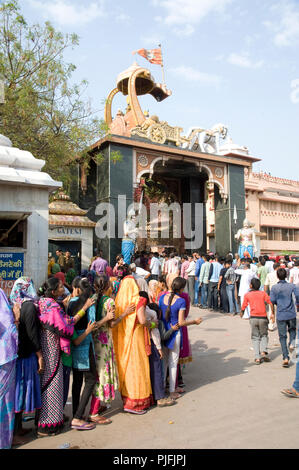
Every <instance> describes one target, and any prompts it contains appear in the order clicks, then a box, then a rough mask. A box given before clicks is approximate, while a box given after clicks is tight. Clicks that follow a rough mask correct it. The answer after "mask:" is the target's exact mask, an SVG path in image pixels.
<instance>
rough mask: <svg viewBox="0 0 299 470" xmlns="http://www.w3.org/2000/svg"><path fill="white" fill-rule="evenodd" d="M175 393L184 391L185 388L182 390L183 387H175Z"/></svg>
mask: <svg viewBox="0 0 299 470" xmlns="http://www.w3.org/2000/svg"><path fill="white" fill-rule="evenodd" d="M175 393H185V390H184V389H183V388H181V387H177V388H176V389H175Z"/></svg>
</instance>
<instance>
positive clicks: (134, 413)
mask: <svg viewBox="0 0 299 470" xmlns="http://www.w3.org/2000/svg"><path fill="white" fill-rule="evenodd" d="M124 411H126V412H127V413H132V414H133V415H144V414H145V413H146V412H147V410H141V411H135V410H129V409H127V408H124Z"/></svg>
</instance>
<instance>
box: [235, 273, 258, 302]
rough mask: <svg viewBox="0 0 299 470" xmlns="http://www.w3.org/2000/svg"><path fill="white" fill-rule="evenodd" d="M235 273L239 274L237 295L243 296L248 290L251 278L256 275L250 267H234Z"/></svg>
mask: <svg viewBox="0 0 299 470" xmlns="http://www.w3.org/2000/svg"><path fill="white" fill-rule="evenodd" d="M236 274H239V275H241V280H240V287H239V296H240V297H243V296H244V295H245V294H247V292H249V290H250V283H251V280H252V279H253V278H254V277H257V276H256V275H255V273H254V272H253V271H251V269H236Z"/></svg>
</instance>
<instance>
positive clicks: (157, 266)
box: [150, 256, 161, 276]
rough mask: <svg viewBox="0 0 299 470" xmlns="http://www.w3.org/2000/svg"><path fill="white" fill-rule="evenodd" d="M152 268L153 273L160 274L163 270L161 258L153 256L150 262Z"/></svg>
mask: <svg viewBox="0 0 299 470" xmlns="http://www.w3.org/2000/svg"><path fill="white" fill-rule="evenodd" d="M150 270H151V273H152V274H154V275H155V276H159V274H160V272H161V262H160V260H159V258H156V257H155V256H153V257H152V259H151V264H150Z"/></svg>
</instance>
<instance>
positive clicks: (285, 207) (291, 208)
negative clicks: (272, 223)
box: [280, 202, 298, 214]
mask: <svg viewBox="0 0 299 470" xmlns="http://www.w3.org/2000/svg"><path fill="white" fill-rule="evenodd" d="M297 207H298V206H297V204H287V203H283V202H282V203H281V204H280V210H281V212H289V213H291V214H297V212H298V209H297Z"/></svg>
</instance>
